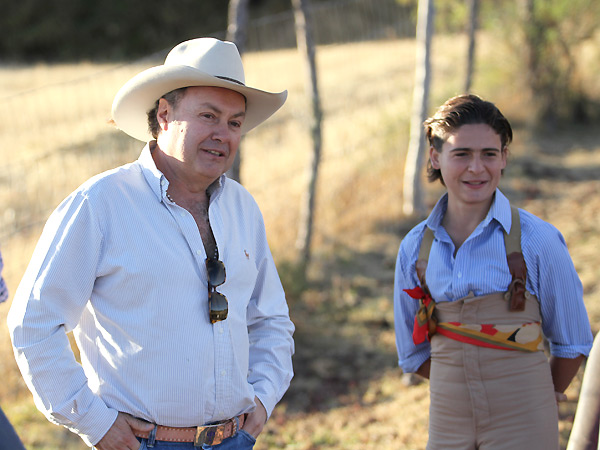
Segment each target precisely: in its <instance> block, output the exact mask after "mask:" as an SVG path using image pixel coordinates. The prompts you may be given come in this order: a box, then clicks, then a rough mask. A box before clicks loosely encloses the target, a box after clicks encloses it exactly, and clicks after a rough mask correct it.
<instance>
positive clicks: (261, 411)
mask: <svg viewBox="0 0 600 450" xmlns="http://www.w3.org/2000/svg"><path fill="white" fill-rule="evenodd" d="M254 402H255V403H256V409H255V410H254V411H252V412H251V413H250V414H248V417H246V421H245V422H244V426H243V427H242V430H244V431H246V432H247V433H249V434H251V435H252V436H254V438H255V439H256V438H258V435H259V434H260V433H261V432H262V430H263V428H264V427H265V423H267V410H266V409H265V407H264V406H263V404H262V403H261V402H260V400H259V399H258V397H254Z"/></svg>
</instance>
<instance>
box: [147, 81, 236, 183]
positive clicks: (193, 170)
mask: <svg viewBox="0 0 600 450" xmlns="http://www.w3.org/2000/svg"><path fill="white" fill-rule="evenodd" d="M245 112H246V103H245V99H244V96H243V95H241V94H240V93H238V92H235V91H232V90H229V89H223V88H217V87H205V86H201V87H190V88H188V89H187V90H186V92H185V94H184V96H183V98H182V99H181V100H180V101H179V103H178V104H177V106H176V107H175V108H173V107H172V105H170V104H168V102H167V101H166V100H164V99H161V100H160V102H159V107H158V114H157V117H158V121H159V124H160V127H161V131H160V133H159V136H158V139H157V141H158V145H159V147H160V148H161V150H162V151H163V152H164V153H165V154H166V155H167V156H169V157H170V158H167V163H168V165H169V167H170V169H171V170H172V172H173V174H174V175H175V176H176V177H177V178H179V179H181V181H184V182H186V183H195V184H198V183H199V184H206V186H208V185H210V184H211V183H212V182H213V181H214V180H216V179H217V178H219V177H220V176H221V175H222V174H223V173H225V172H226V171H227V170H228V169H229V168H230V167H231V165H232V164H233V160H234V158H235V154H236V152H237V149H238V146H239V144H240V139H241V137H242V133H241V126H242V123H243V121H244V117H245Z"/></svg>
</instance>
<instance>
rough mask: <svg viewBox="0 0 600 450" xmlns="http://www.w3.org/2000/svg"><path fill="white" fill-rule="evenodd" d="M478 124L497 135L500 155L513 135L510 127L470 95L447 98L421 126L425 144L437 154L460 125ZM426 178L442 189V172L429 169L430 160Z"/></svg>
mask: <svg viewBox="0 0 600 450" xmlns="http://www.w3.org/2000/svg"><path fill="white" fill-rule="evenodd" d="M478 123H483V124H486V125H489V126H490V127H491V128H492V129H493V130H494V131H495V132H496V133H498V135H499V136H500V142H501V144H502V151H504V149H505V148H506V147H507V146H508V144H510V142H511V141H512V137H513V133H512V128H511V126H510V123H509V122H508V120H507V119H506V117H504V116H503V115H502V113H501V112H500V110H499V109H498V108H497V107H496V105H494V104H493V103H491V102H488V101H485V100H482V99H481V98H480V97H478V96H476V95H472V94H466V95H458V96H456V97H452V98H450V99H449V100H447V101H446V103H444V104H443V105H442V106H440V107H439V108H438V110H437V111H436V112H435V114H434V115H433V116H432V117H430V118H429V119H427V120H426V121H425V122H424V123H423V125H424V126H425V136H426V137H427V142H428V143H429V145H430V146H431V147H433V148H434V149H435V150H437V151H438V152H441V151H442V145H443V144H444V142H445V141H446V139H448V135H449V134H452V133H453V132H454V131H456V130H458V129H459V128H460V127H462V126H463V125H467V124H478ZM427 178H428V180H429V181H430V182H433V181H435V180H440V181H441V183H442V184H444V185H445V183H444V179H443V178H442V172H441V171H440V170H439V169H434V168H433V166H432V165H431V160H429V161H428V162H427Z"/></svg>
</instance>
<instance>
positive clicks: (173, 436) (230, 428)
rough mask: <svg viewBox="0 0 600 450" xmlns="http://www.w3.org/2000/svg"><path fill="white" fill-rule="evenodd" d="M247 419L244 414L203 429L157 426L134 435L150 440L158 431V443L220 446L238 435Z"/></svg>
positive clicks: (155, 437)
mask: <svg viewBox="0 0 600 450" xmlns="http://www.w3.org/2000/svg"><path fill="white" fill-rule="evenodd" d="M245 419H246V415H245V414H242V415H241V416H238V417H234V418H232V419H229V420H226V421H224V422H219V423H215V424H212V425H204V426H201V427H187V428H177V427H165V426H163V425H156V426H155V428H154V430H153V431H147V432H141V431H134V434H135V435H136V436H137V437H139V438H143V439H149V438H150V436H151V435H152V434H153V433H154V431H156V433H155V434H154V439H155V440H157V441H166V442H193V443H194V447H201V446H202V445H204V444H206V445H219V444H220V443H221V442H223V441H224V440H225V439H227V438H229V437H231V436H233V435H234V434H235V433H237V432H238V431H239V430H240V429H241V428H242V427H243V426H244V421H245Z"/></svg>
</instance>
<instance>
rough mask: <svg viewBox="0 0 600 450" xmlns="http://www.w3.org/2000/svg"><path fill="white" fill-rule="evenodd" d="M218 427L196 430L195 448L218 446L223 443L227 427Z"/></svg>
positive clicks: (209, 426) (207, 426)
mask: <svg viewBox="0 0 600 450" xmlns="http://www.w3.org/2000/svg"><path fill="white" fill-rule="evenodd" d="M221 425H222V424H217V425H206V426H203V427H197V428H196V437H195V438H194V447H202V446H203V445H205V444H206V445H218V444H220V443H221V442H222V441H223V435H224V434H225V427H222V426H221Z"/></svg>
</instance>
